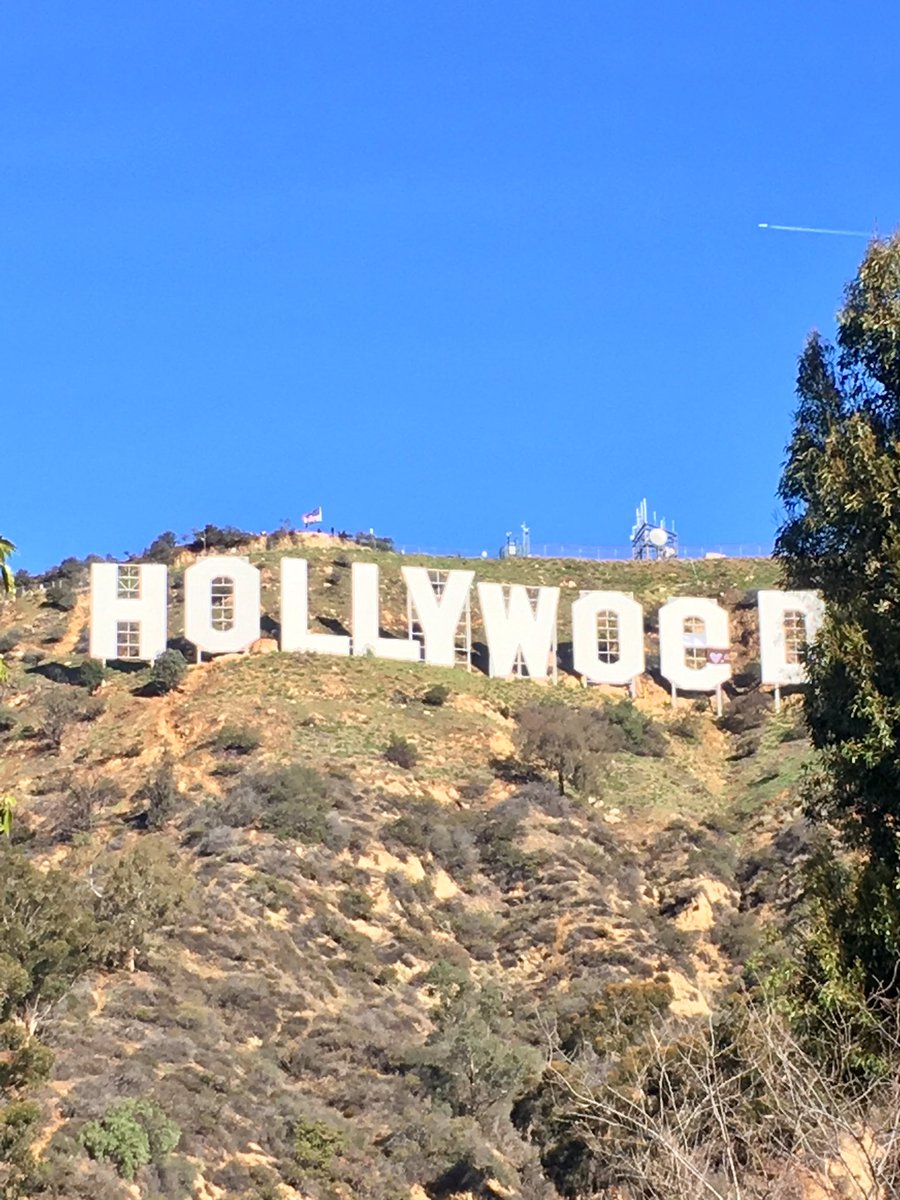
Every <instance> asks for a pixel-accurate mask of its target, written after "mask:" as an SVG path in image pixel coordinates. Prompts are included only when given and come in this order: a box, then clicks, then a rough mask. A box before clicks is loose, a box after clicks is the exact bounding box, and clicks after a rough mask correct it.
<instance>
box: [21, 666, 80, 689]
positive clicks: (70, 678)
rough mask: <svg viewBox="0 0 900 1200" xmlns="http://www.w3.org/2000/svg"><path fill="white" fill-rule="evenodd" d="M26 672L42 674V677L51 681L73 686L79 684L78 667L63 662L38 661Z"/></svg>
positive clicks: (28, 673) (27, 673)
mask: <svg viewBox="0 0 900 1200" xmlns="http://www.w3.org/2000/svg"><path fill="white" fill-rule="evenodd" d="M25 674H26V675H40V676H41V678H42V679H49V680H50V682H51V683H67V684H70V685H72V686H73V687H74V686H77V684H78V667H70V666H68V665H67V664H66V663H61V662H46V663H38V664H37V665H36V666H34V667H28V668H27V669H26V671H25Z"/></svg>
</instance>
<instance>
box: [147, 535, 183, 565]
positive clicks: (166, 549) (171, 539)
mask: <svg viewBox="0 0 900 1200" xmlns="http://www.w3.org/2000/svg"><path fill="white" fill-rule="evenodd" d="M177 553H178V538H177V537H176V536H175V534H174V533H172V531H171V530H170V529H167V530H166V532H165V533H161V534H160V535H159V536H158V537H155V538H154V539H153V541H152V542H151V543H150V545H149V546H148V547H147V549H146V550H145V551H144V553H143V554H142V555H141V558H142V559H143V560H144V562H156V563H165V564H166V566H171V565H172V563H173V562H174V561H175V555H176V554H177Z"/></svg>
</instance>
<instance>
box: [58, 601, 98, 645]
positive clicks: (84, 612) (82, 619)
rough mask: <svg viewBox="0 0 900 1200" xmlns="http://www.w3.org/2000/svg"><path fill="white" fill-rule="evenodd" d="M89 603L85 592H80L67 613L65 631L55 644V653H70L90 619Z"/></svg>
mask: <svg viewBox="0 0 900 1200" xmlns="http://www.w3.org/2000/svg"><path fill="white" fill-rule="evenodd" d="M90 611H91V603H90V598H89V596H88V595H87V594H86V593H82V594H81V595H79V596H78V598H77V599H76V601H75V607H74V608H73V609H72V612H71V613H70V615H69V623H68V625H67V626H66V632H65V633H64V634H63V636H62V637H61V638H60V640H59V642H57V645H56V652H57V654H60V655H64V654H71V653H72V651H73V650H74V649H75V647H76V646H77V645H78V641H79V639H80V637H81V633H82V630H83V629H84V628H85V626H86V625H87V623H88V621H89V619H90Z"/></svg>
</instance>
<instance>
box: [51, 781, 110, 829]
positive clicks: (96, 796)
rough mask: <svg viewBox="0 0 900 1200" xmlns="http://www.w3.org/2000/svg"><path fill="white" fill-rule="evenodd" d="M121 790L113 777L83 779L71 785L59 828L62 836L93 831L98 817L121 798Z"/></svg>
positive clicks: (64, 803)
mask: <svg viewBox="0 0 900 1200" xmlns="http://www.w3.org/2000/svg"><path fill="white" fill-rule="evenodd" d="M121 794H122V793H121V790H120V788H119V787H118V785H117V784H116V783H114V782H113V781H112V780H111V779H83V780H77V781H74V782H73V783H71V784H70V785H69V791H68V794H67V795H66V798H65V800H64V802H63V809H62V815H61V819H60V822H59V825H58V828H57V832H58V833H59V834H60V836H62V837H65V838H68V837H72V836H73V835H74V834H76V833H92V832H93V830H94V828H95V826H96V822H97V817H98V816H99V814H100V813H101V812H102V811H103V809H105V808H109V807H110V806H111V805H112V804H115V802H116V801H117V800H118V799H120V797H121Z"/></svg>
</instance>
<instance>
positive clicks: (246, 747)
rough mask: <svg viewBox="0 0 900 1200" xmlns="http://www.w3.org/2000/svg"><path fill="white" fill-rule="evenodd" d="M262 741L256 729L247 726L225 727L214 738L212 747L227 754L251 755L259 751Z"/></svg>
mask: <svg viewBox="0 0 900 1200" xmlns="http://www.w3.org/2000/svg"><path fill="white" fill-rule="evenodd" d="M261 740H262V739H261V738H260V736H259V734H258V733H257V732H256V730H255V729H248V728H247V727H246V726H245V725H223V726H222V728H221V729H220V730H219V731H218V733H216V734H215V736H214V737H213V739H212V746H213V749H215V750H221V751H222V752H224V753H225V754H251V753H252V752H253V751H254V750H258V749H259V746H260V742H261Z"/></svg>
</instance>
